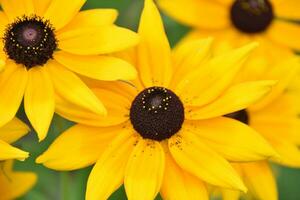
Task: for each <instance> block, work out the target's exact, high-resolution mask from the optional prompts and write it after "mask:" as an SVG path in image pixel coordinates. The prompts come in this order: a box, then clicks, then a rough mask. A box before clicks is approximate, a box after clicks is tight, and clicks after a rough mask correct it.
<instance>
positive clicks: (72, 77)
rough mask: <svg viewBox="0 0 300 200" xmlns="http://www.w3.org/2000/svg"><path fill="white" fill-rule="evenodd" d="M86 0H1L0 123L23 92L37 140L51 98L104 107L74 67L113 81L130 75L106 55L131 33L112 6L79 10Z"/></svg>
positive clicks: (128, 42) (127, 43)
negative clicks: (116, 23)
mask: <svg viewBox="0 0 300 200" xmlns="http://www.w3.org/2000/svg"><path fill="white" fill-rule="evenodd" d="M85 2H86V0H61V1H58V0H23V1H15V0H14V1H12V0H1V1H0V3H1V7H2V9H3V11H0V37H1V38H2V41H1V42H0V68H3V67H4V70H3V71H2V72H0V112H1V115H0V126H2V125H4V124H6V123H7V122H9V121H10V120H11V119H12V118H13V117H14V116H15V114H16V112H17V110H18V108H19V106H20V104H21V102H22V99H23V97H24V107H25V112H26V114H27V117H28V118H29V120H30V122H31V124H32V126H33V128H34V129H35V130H36V132H37V134H38V137H39V140H43V139H44V138H45V137H46V135H47V132H48V129H49V125H50V123H51V120H52V117H53V113H54V111H55V105H56V104H55V98H60V99H63V100H65V101H68V102H71V103H73V104H74V105H75V106H74V107H73V108H72V109H76V107H77V106H82V107H85V108H86V109H89V110H91V111H93V112H95V113H98V114H101V115H105V114H106V110H105V108H104V106H103V104H102V103H101V100H99V99H97V98H96V97H95V95H94V94H93V93H92V92H91V91H90V90H89V89H88V87H87V86H86V85H85V84H84V83H83V82H82V80H81V79H80V78H79V77H78V76H77V75H76V73H78V74H80V75H82V76H87V77H90V78H94V79H98V80H105V81H114V80H128V79H134V78H135V76H136V71H135V69H134V67H132V66H131V65H130V64H128V63H127V62H125V61H123V60H121V59H118V58H115V57H112V56H109V54H110V53H113V52H118V51H121V50H125V49H126V48H128V47H132V46H134V45H136V44H137V43H138V36H137V34H136V33H134V32H132V31H130V30H128V29H125V28H121V27H117V26H116V25H114V21H115V20H116V18H117V11H116V10H113V9H92V10H85V11H80V9H81V7H82V6H83V5H84V3H85Z"/></svg>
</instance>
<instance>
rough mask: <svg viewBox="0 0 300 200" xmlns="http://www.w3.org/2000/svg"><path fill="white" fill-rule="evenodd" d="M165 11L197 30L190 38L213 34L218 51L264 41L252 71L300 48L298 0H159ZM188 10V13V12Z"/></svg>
mask: <svg viewBox="0 0 300 200" xmlns="http://www.w3.org/2000/svg"><path fill="white" fill-rule="evenodd" d="M158 4H159V5H160V7H161V8H162V10H163V11H165V13H167V14H168V15H170V16H171V17H173V18H175V19H176V20H178V21H179V22H181V23H183V24H185V25H188V26H191V27H192V28H193V30H192V31H191V32H190V33H189V34H188V36H186V38H185V39H186V40H188V39H194V38H203V37H207V36H213V37H214V38H215V39H216V42H215V47H214V53H215V54H218V53H222V52H224V51H225V52H226V51H228V49H231V48H237V47H240V46H242V45H244V44H247V43H249V42H251V41H257V42H259V43H260V46H259V48H257V49H256V51H255V52H254V53H253V54H252V56H251V58H250V59H249V60H248V62H247V64H246V68H251V69H252V73H257V74H260V73H262V72H264V70H265V69H266V68H269V67H270V66H272V65H276V64H277V63H278V62H280V61H282V60H284V59H285V58H288V57H290V56H292V54H293V52H292V51H291V49H295V50H300V38H299V36H298V35H299V34H298V33H299V32H300V26H299V25H298V24H296V23H293V22H291V21H288V20H285V19H287V18H289V19H292V20H299V19H300V14H299V13H300V12H299V9H300V1H297V0H158ZM187 13H188V14H187Z"/></svg>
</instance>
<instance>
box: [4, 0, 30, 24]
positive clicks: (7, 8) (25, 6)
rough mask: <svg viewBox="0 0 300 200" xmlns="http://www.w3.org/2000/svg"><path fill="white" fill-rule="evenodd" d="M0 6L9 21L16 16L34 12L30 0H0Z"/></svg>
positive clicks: (13, 19)
mask: <svg viewBox="0 0 300 200" xmlns="http://www.w3.org/2000/svg"><path fill="white" fill-rule="evenodd" d="M1 6H2V9H3V10H4V12H5V14H6V15H7V17H8V18H9V21H10V22H12V21H15V20H16V18H17V17H22V16H23V15H32V14H34V5H33V1H32V0H14V1H11V0H1Z"/></svg>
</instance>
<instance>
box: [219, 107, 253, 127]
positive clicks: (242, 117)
mask: <svg viewBox="0 0 300 200" xmlns="http://www.w3.org/2000/svg"><path fill="white" fill-rule="evenodd" d="M224 116H225V117H229V118H232V119H235V120H238V121H240V122H242V123H244V124H249V120H250V118H249V115H248V112H247V111H246V110H240V111H237V112H233V113H230V114H227V115H224Z"/></svg>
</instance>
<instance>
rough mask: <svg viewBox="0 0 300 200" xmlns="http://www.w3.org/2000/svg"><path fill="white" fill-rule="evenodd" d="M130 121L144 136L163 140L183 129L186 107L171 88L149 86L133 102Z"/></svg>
mask: <svg viewBox="0 0 300 200" xmlns="http://www.w3.org/2000/svg"><path fill="white" fill-rule="evenodd" d="M130 121H131V123H132V125H133V127H134V129H135V130H136V131H137V132H138V133H139V134H140V135H141V136H142V137H143V138H147V139H152V140H156V141H162V140H165V139H167V138H170V137H171V136H172V135H174V134H176V133H177V132H178V131H179V130H180V129H181V126H182V123H183V121H184V107H183V104H182V102H181V100H180V99H179V97H178V96H177V95H176V94H174V93H173V92H172V91H171V90H168V89H166V88H163V87H151V88H147V89H145V90H144V91H142V92H141V93H139V94H138V95H137V96H136V98H135V99H134V101H133V102H132V104H131V108H130Z"/></svg>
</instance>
